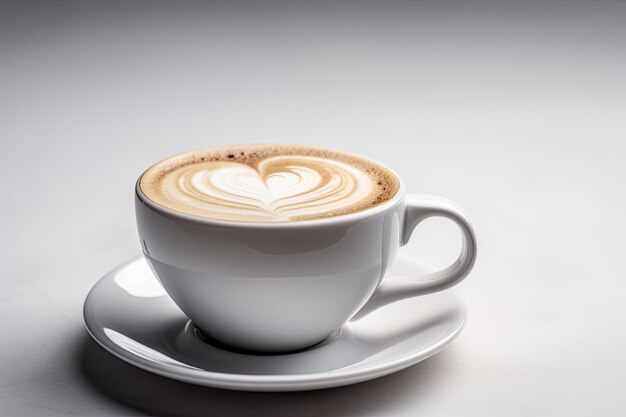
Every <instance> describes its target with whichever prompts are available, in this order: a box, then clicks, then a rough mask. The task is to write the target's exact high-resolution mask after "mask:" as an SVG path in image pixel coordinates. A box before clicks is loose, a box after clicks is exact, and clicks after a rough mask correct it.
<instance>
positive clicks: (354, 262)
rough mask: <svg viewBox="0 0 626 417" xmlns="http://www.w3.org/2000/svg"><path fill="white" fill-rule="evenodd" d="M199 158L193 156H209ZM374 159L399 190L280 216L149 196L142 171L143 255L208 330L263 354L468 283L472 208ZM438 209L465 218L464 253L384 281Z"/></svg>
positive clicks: (138, 192) (138, 204)
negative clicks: (176, 204)
mask: <svg viewBox="0 0 626 417" xmlns="http://www.w3.org/2000/svg"><path fill="white" fill-rule="evenodd" d="M242 149H244V148H242ZM241 154H242V155H243V152H241ZM197 155H198V154H196V156H197ZM230 155H234V154H231V153H228V157H230ZM348 155H349V154H348ZM196 156H194V161H196V160H197V161H201V160H202V161H204V160H203V159H202V158H200V157H197V158H196ZM203 158H204V157H203ZM355 158H356V157H355ZM359 160H364V159H362V158H361V159H359ZM370 162H371V163H372V164H376V166H380V167H382V168H381V169H384V170H385V172H387V173H390V174H391V175H392V176H393V178H394V181H395V184H396V188H395V189H394V193H393V195H389V196H388V198H387V199H385V200H384V201H382V202H380V203H377V204H373V205H371V207H365V208H359V209H358V210H355V211H353V212H348V213H340V214H337V215H334V214H332V213H331V215H327V214H324V216H323V217H319V218H305V219H301V218H297V219H293V220H289V219H288V220H287V221H273V222H270V221H234V220H229V219H226V220H225V219H217V218H209V217H202V216H199V215H196V214H189V213H185V212H182V211H180V210H177V209H173V208H172V207H168V206H166V205H164V204H161V203H159V202H157V201H155V199H154V198H149V197H148V196H147V195H146V194H147V193H146V192H145V188H143V187H142V184H141V181H142V177H140V179H139V180H138V181H137V184H136V187H135V208H136V217H137V226H138V232H139V238H140V242H141V247H142V250H143V253H144V255H145V257H146V259H147V261H148V263H149V265H150V266H151V268H152V269H153V271H154V273H155V275H156V277H157V278H158V280H159V281H160V282H161V284H162V285H163V287H164V289H165V290H166V292H167V293H168V294H169V296H170V297H171V298H172V300H173V301H174V302H175V303H176V304H177V305H178V306H179V307H180V309H181V310H182V311H183V312H184V313H185V314H186V315H187V316H188V317H189V318H190V319H191V320H192V322H193V323H194V324H195V325H196V326H197V327H198V328H199V329H200V330H201V331H202V332H203V333H204V335H206V336H207V337H208V338H210V339H212V340H215V341H217V342H219V343H222V344H225V345H228V346H232V347H234V348H237V349H243V350H247V351H256V352H287V351H293V350H298V349H303V348H306V347H309V346H312V345H315V344H317V343H319V342H321V341H323V340H325V339H326V338H327V337H329V336H330V335H331V334H333V333H334V332H335V331H336V330H337V329H339V328H341V327H342V326H343V325H344V324H345V323H346V322H347V321H349V320H351V319H352V320H356V319H358V318H359V317H362V316H363V315H365V314H368V313H369V312H371V311H373V310H374V309H376V308H378V307H380V306H382V305H384V304H387V303H389V302H393V301H396V300H400V299H403V298H407V297H415V296H420V295H424V294H428V293H432V292H436V291H442V290H445V289H447V288H449V287H452V286H454V285H456V284H457V283H459V282H460V281H461V280H462V279H463V278H465V277H466V276H467V274H468V273H469V272H470V270H471V269H472V267H473V265H474V262H475V259H476V236H475V231H474V227H473V225H472V222H471V220H470V218H469V217H468V215H467V214H466V213H465V211H464V210H463V209H462V208H460V207H459V206H458V205H457V204H455V203H453V202H452V201H450V200H447V199H444V198H441V197H436V196H423V195H411V194H407V193H406V187H405V184H404V181H403V180H402V179H401V178H400V177H399V176H397V174H395V173H394V172H393V171H392V170H391V169H389V168H387V167H384V166H383V165H381V164H378V163H375V162H373V161H370ZM144 175H145V174H144ZM246 178H247V177H246ZM257 212H258V210H257ZM304 212H305V213H306V210H305V211H304ZM299 213H302V211H300V212H299ZM333 213H335V212H333ZM433 216H440V217H445V218H447V219H450V220H452V221H453V222H454V223H456V224H457V225H458V227H459V229H460V231H461V234H462V242H463V244H462V248H461V253H460V255H459V257H458V259H457V260H456V261H454V262H453V263H452V264H451V265H450V266H448V267H447V268H444V269H443V270H441V271H438V272H434V273H431V274H428V275H427V276H423V275H422V276H415V277H403V279H394V280H385V279H384V277H385V273H386V271H387V269H388V268H389V266H390V264H391V263H392V262H393V260H394V258H395V256H396V254H397V252H398V250H399V248H400V247H401V246H403V245H405V244H406V243H407V242H408V241H409V238H410V237H411V235H412V234H413V232H414V229H415V227H416V226H417V225H418V224H419V223H420V222H422V221H423V220H424V219H426V218H429V217H433ZM247 220H249V219H247Z"/></svg>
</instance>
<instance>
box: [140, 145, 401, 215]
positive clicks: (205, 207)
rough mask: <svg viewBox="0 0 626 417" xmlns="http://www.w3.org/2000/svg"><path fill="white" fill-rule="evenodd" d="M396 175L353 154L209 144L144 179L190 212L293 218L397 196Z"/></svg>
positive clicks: (161, 198)
mask: <svg viewBox="0 0 626 417" xmlns="http://www.w3.org/2000/svg"><path fill="white" fill-rule="evenodd" d="M399 185H400V184H399V181H398V179H397V177H396V176H395V175H394V174H393V173H391V172H390V171H389V170H388V169H386V168H384V167H383V166H381V165H379V164H377V163H375V162H373V161H369V160H367V159H364V158H360V157H358V156H355V155H350V154H346V153H343V152H337V151H331V150H327V149H320V148H313V147H305V146H299V145H242V146H229V147H224V148H211V149H205V150H200V151H195V152H190V153H186V154H183V155H178V156H174V157H172V158H169V159H166V160H164V161H161V162H159V163H157V164H155V165H154V166H152V167H150V168H149V169H148V170H147V171H146V172H145V173H144V174H143V175H142V177H141V179H140V182H139V186H140V189H141V191H142V192H143V194H144V195H145V196H146V197H147V198H148V199H150V200H151V201H153V202H155V203H157V204H159V205H162V206H164V207H167V208H169V209H171V210H174V211H178V212H181V213H185V214H188V215H193V216H199V217H205V218H209V219H216V220H227V221H240V222H289V221H296V220H308V219H315V218H326V217H334V216H339V215H343V214H349V213H354V212H357V211H361V210H365V209H367V208H370V207H373V206H376V205H378V204H381V203H383V202H385V201H387V200H389V199H390V198H392V197H393V196H394V195H395V194H396V192H397V191H398V188H399Z"/></svg>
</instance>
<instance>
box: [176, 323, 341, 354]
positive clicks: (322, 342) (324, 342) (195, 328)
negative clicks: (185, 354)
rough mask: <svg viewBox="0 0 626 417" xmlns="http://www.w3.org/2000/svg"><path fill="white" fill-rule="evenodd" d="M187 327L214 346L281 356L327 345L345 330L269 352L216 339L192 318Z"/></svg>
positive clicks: (228, 349) (236, 351) (231, 350)
mask: <svg viewBox="0 0 626 417" xmlns="http://www.w3.org/2000/svg"><path fill="white" fill-rule="evenodd" d="M186 327H187V329H191V330H192V331H193V333H194V334H195V335H196V337H198V338H199V339H200V340H202V341H203V342H204V343H206V344H209V345H211V346H213V347H216V348H218V349H222V350H226V351H229V352H233V353H239V354H243V355H255V356H279V355H291V354H294V353H302V352H307V351H309V350H314V349H319V348H320V347H322V346H325V345H327V344H329V343H331V342H332V341H333V340H335V339H337V338H338V337H339V336H341V334H342V332H343V330H342V329H341V328H339V329H337V330H335V331H334V332H332V333H331V334H330V335H328V336H326V337H325V338H324V339H322V340H320V341H319V342H316V343H314V344H312V345H310V346H307V347H304V348H301V349H295V350H287V351H285V350H283V351H271V352H267V351H256V350H250V349H244V348H240V347H237V346H232V345H229V344H226V343H223V342H221V341H219V340H217V339H215V338H214V337H211V336H210V335H209V334H208V333H207V332H205V331H204V330H202V329H201V328H200V327H198V326H197V325H196V324H194V323H193V322H192V321H191V320H189V322H188V323H187V326H186Z"/></svg>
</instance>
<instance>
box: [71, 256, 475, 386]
mask: <svg viewBox="0 0 626 417" xmlns="http://www.w3.org/2000/svg"><path fill="white" fill-rule="evenodd" d="M414 258H416V257H414ZM141 259H143V258H142V257H135V258H132V259H130V260H128V261H126V262H123V263H122V264H120V265H118V266H117V267H116V268H113V269H112V270H110V271H109V272H108V273H106V274H105V275H104V276H102V277H101V278H100V279H99V280H98V281H97V282H96V283H95V284H94V285H93V286H92V287H91V289H90V291H89V293H88V294H87V297H86V298H85V302H84V305H83V319H84V322H85V327H86V329H87V332H88V333H89V335H90V336H91V338H92V339H94V340H95V341H96V342H97V343H98V344H99V345H100V346H101V347H102V348H104V349H105V350H106V351H107V352H109V353H111V354H112V355H113V356H115V357H117V358H118V359H121V360H122V361H124V362H126V363H128V364H130V365H133V366H135V367H137V368H140V369H142V370H144V371H148V372H151V373H153V374H157V375H160V376H163V377H166V378H171V379H174V380H177V381H182V382H187V383H191V384H195V385H202V386H207V387H213V388H222V389H234V390H246V391H305V390H317V389H324V388H333V387H338V386H344V385H351V384H356V383H359V382H364V381H369V380H372V379H376V378H380V377H383V376H386V375H389V374H392V373H394V372H397V371H400V370H402V369H405V368H407V367H409V366H412V365H414V364H416V363H418V362H421V361H423V360H425V359H427V358H429V357H431V356H433V355H435V354H437V353H439V352H440V351H441V350H443V349H444V348H445V347H446V346H448V345H449V344H450V343H451V342H452V341H453V340H454V339H456V338H457V337H458V335H459V334H461V332H462V331H463V329H464V328H465V326H466V324H467V317H468V312H469V305H468V300H467V295H466V294H465V292H464V291H463V289H462V288H460V286H459V285H457V286H455V287H454V288H451V289H449V290H447V291H451V292H454V293H455V295H456V296H457V297H458V299H459V302H460V303H461V304H462V311H463V318H462V320H461V322H460V324H459V325H458V326H457V327H456V328H455V329H454V330H452V331H451V332H450V334H448V335H447V336H446V337H444V338H442V339H440V340H438V341H437V342H436V343H433V344H432V345H429V346H428V347H427V348H424V349H420V350H418V351H416V352H414V353H412V354H410V355H407V356H402V357H400V358H398V359H396V360H391V361H387V362H383V363H380V364H377V365H374V366H370V367H366V368H361V369H354V370H350V371H347V372H341V370H340V369H338V370H331V371H326V372H315V373H305V374H296V375H271V374H270V375H250V374H233V373H223V372H215V371H209V370H205V369H198V370H195V369H184V370H177V371H172V370H171V369H170V368H169V367H167V366H166V365H162V364H160V363H157V362H153V361H149V360H147V359H144V358H142V357H140V356H137V355H134V354H132V353H129V352H127V351H123V352H122V350H121V349H120V348H119V347H117V346H116V345H115V344H114V343H112V342H111V341H110V340H109V339H108V338H106V337H103V338H102V339H104V341H103V340H101V338H100V337H98V336H97V335H96V334H95V333H96V332H95V331H94V329H93V328H92V327H94V328H95V329H100V327H99V326H96V325H95V323H90V321H91V320H90V319H89V318H88V314H87V306H88V305H89V304H90V299H91V298H92V297H93V294H94V292H95V291H96V289H97V287H98V286H99V285H100V284H101V283H102V282H104V281H105V280H106V279H107V278H109V277H110V276H112V275H114V274H115V273H117V272H118V271H119V270H121V269H123V268H124V267H126V266H127V265H129V264H131V263H133V262H136V261H138V260H141ZM165 297H169V296H168V295H165ZM105 341H108V343H105Z"/></svg>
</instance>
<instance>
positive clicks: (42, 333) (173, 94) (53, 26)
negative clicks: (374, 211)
mask: <svg viewBox="0 0 626 417" xmlns="http://www.w3.org/2000/svg"><path fill="white" fill-rule="evenodd" d="M468 3H469V2H465V3H460V4H451V3H445V4H443V3H441V2H438V3H431V4H426V3H419V4H417V3H415V4H413V3H410V2H381V3H380V4H376V3H374V2H362V3H361V4H360V5H359V4H358V3H357V2H340V3H336V2H328V3H323V4H320V3H319V2H308V3H303V4H300V5H296V4H292V3H284V4H278V3H272V4H266V5H264V6H261V5H259V4H258V3H251V4H248V5H244V4H237V5H234V4H232V3H228V2H224V3H212V4H211V5H210V6H206V5H205V6H201V5H200V4H191V5H188V6H185V7H182V6H179V8H178V9H172V8H167V7H165V6H162V5H161V6H151V7H147V6H143V7H142V6H141V5H137V4H135V5H134V6H132V7H131V6H128V5H127V4H126V3H119V2H114V3H113V4H109V5H108V6H107V5H99V6H98V5H94V3H90V4H89V5H86V4H84V3H83V4H82V5H81V4H74V5H72V4H71V3H64V4H56V5H50V4H48V5H39V6H36V5H34V6H33V5H30V6H24V5H22V6H17V5H10V4H3V5H2V6H0V141H1V142H0V144H1V145H0V151H1V152H0V176H1V177H2V178H3V181H2V184H3V185H2V188H3V191H2V192H3V194H4V197H3V198H2V202H1V203H0V216H1V217H0V218H1V219H2V220H1V223H0V226H1V230H2V233H1V234H0V251H1V253H2V262H1V263H0V331H1V333H0V334H1V336H0V414H2V415H3V416H5V415H6V416H13V415H32V416H43V415H45V416H65V415H70V414H74V415H85V416H87V415H141V414H149V415H180V414H189V415H210V416H227V415H229V416H230V415H233V416H273V417H281V416H294V415H297V416H304V417H306V416H319V415H324V416H348V415H360V416H397V417H400V416H416V415H428V416H450V415H459V414H463V415H476V416H503V415H506V416H516V415H519V416H529V415H552V416H555V415H559V416H561V415H562V416H590V415H602V416H617V415H624V412H625V411H624V407H625V406H626V399H625V397H624V386H625V384H626V335H625V332H624V330H625V322H626V320H625V317H626V302H624V296H625V294H626V276H625V273H624V269H625V267H624V252H625V250H626V244H625V240H624V239H625V238H624V237H625V236H626V222H625V221H624V212H626V190H625V185H626V184H625V182H626V181H625V180H626V164H625V159H626V140H625V135H626V99H625V97H626V79H625V75H626V53H624V52H625V51H626V24H624V22H625V21H626V3H623V2H598V1H594V2H591V1H589V2H582V3H578V2H554V3H552V2H532V3H531V4H529V3H528V2H506V3H502V2H500V4H498V3H494V4H489V3H474V4H472V5H469V4H468ZM247 142H292V143H304V144H312V145H318V146H325V147H332V148H338V149H343V150H348V151H351V152H355V153H359V154H363V155H366V156H369V157H372V158H375V159H378V160H380V161H381V162H383V163H385V164H388V165H390V166H391V167H393V168H394V169H395V170H397V172H398V173H400V175H401V176H403V177H404V178H405V180H406V182H407V184H408V187H409V190H410V191H413V192H415V193H429V194H440V195H444V196H447V197H449V198H452V199H454V200H457V201H458V202H459V203H461V204H462V205H463V206H464V207H465V208H466V209H467V211H468V212H469V213H470V214H471V215H472V217H473V219H474V222H475V225H476V227H477V230H478V237H479V259H478V261H477V264H476V267H475V269H474V271H473V272H472V274H471V275H470V277H469V278H468V279H467V280H466V281H465V282H464V283H463V284H462V285H463V287H464V289H465V291H466V292H467V294H468V298H469V302H470V317H469V322H468V325H467V327H466V329H465V331H464V332H463V333H462V335H461V336H460V337H459V338H458V339H457V340H456V341H455V342H454V343H453V344H452V345H451V346H450V347H449V348H447V349H446V350H445V351H443V352H441V353H440V354H438V355H436V356H434V357H432V358H430V359H428V360H426V361H424V362H422V363H420V364H418V365H416V366H414V367H411V368H409V369H407V370H405V371H402V372H399V373H397V374H395V375H391V376H388V377H385V378H382V379H379V380H376V381H372V382H367V383H363V384H359V385H356V386H351V387H344V388H338V389H331V390H323V391H317V392H303V393H287V394H262V393H242V392H231V391H223V390H214V389H207V388H201V387H196V386H193V385H187V384H184V383H179V382H174V381H170V380H167V379H165V378H162V377H158V376H154V375H152V374H149V373H147V372H144V371H141V370H138V369H136V368H134V367H132V366H130V365H127V364H126V363H123V362H121V361H120V360H118V359H115V358H113V357H112V356H111V355H109V354H108V353H106V352H105V351H103V350H102V349H101V348H100V347H98V346H97V345H96V344H95V342H93V341H91V340H90V338H89V336H88V335H87V332H86V331H85V329H84V326H83V320H82V311H81V308H82V303H83V300H84V297H85V295H86V294H87V292H88V291H89V289H90V288H91V286H92V285H93V284H94V283H95V282H96V281H97V280H98V278H100V277H101V276H102V275H103V274H105V273H106V272H107V271H108V270H110V269H112V268H113V267H115V266H116V265H118V264H120V263H121V262H124V261H126V260H127V259H129V258H132V257H135V256H138V255H139V254H140V248H139V244H138V240H137V236H136V231H135V225H134V212H133V203H132V194H133V185H134V182H135V180H136V178H137V176H138V175H139V174H140V173H141V172H142V170H143V169H145V168H146V167H147V166H148V165H150V164H151V163H152V162H155V161H157V160H159V159H161V158H163V157H166V156H169V155H171V154H174V153H178V152H181V151H186V150H190V149H195V148H201V147H208V146H214V145H222V144H229V143H247ZM421 227H422V228H423V234H421V235H420V238H419V239H418V240H417V241H415V242H412V243H411V244H410V245H409V248H408V249H409V250H412V251H415V253H418V254H420V256H422V257H423V258H424V259H427V260H429V261H430V262H431V263H433V264H435V265H438V266H443V265H445V263H446V262H448V261H450V260H451V259H452V258H453V257H454V256H455V253H456V251H457V250H458V248H459V237H458V234H457V231H456V230H455V228H454V227H453V226H452V225H451V224H449V223H446V222H445V221H443V220H432V221H429V222H427V223H425V224H424V225H423V226H421Z"/></svg>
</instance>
